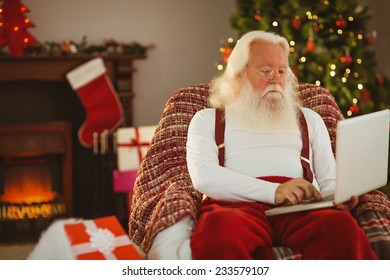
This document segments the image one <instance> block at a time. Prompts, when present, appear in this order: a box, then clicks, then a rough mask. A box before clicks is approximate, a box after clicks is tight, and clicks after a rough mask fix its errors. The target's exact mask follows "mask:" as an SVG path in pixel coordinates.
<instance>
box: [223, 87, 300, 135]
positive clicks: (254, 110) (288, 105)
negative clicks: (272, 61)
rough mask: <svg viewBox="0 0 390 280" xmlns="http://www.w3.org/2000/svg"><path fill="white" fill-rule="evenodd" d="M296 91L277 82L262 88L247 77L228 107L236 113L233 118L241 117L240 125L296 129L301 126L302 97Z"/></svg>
mask: <svg viewBox="0 0 390 280" xmlns="http://www.w3.org/2000/svg"><path fill="white" fill-rule="evenodd" d="M293 94H294V93H293V92H291V91H289V90H283V89H282V88H281V87H280V86H279V85H277V84H271V85H269V86H268V87H267V88H265V89H264V90H263V91H261V92H259V91H256V90H254V89H253V87H252V85H251V83H250V82H249V81H248V80H247V79H245V81H244V85H243V87H242V89H241V91H240V93H239V95H238V97H237V99H236V100H234V101H233V102H232V103H231V104H230V106H228V107H229V108H230V109H231V113H232V114H234V115H235V116H234V118H238V119H239V120H241V121H240V123H241V125H244V126H246V127H247V128H249V129H254V130H256V131H261V132H273V131H292V132H296V131H298V130H299V124H298V118H297V110H298V108H299V101H298V100H297V98H296V97H294V96H293ZM234 118H233V119H234Z"/></svg>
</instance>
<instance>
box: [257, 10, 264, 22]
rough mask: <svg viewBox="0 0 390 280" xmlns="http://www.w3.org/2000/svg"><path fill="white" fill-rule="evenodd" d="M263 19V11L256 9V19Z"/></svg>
mask: <svg viewBox="0 0 390 280" xmlns="http://www.w3.org/2000/svg"><path fill="white" fill-rule="evenodd" d="M262 19H263V16H262V15H261V12H260V11H259V10H256V14H255V20H257V21H260V20H262Z"/></svg>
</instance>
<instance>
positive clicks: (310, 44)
mask: <svg viewBox="0 0 390 280" xmlns="http://www.w3.org/2000/svg"><path fill="white" fill-rule="evenodd" d="M315 48H316V44H315V43H314V39H313V38H312V37H310V38H309V39H308V40H307V42H306V50H307V51H308V52H313V51H314V50H315Z"/></svg>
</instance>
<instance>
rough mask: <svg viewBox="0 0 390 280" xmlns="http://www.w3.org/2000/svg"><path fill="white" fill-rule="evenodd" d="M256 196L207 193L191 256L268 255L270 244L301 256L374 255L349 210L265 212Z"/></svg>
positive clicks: (192, 243) (338, 256)
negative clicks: (232, 198) (222, 197)
mask: <svg viewBox="0 0 390 280" xmlns="http://www.w3.org/2000/svg"><path fill="white" fill-rule="evenodd" d="M269 208H270V206H268V205H265V204H262V203H257V202H229V201H219V200H214V199H206V200H205V201H203V203H202V205H201V206H200V210H199V216H198V221H197V223H196V227H195V230H194V232H193V234H192V236H191V251H192V258H193V259H194V260H196V259H198V260H206V259H219V260H222V259H226V260H228V259H230V260H249V259H272V247H273V246H286V247H290V248H291V249H292V250H293V251H294V252H299V253H300V254H302V258H303V259H312V260H336V259H367V260H368V259H377V256H376V255H375V253H374V251H373V250H372V249H371V245H370V242H369V240H368V238H367V236H366V235H365V233H364V231H363V229H361V228H360V227H359V225H358V223H357V222H356V220H355V219H354V218H353V217H352V215H351V214H350V213H349V212H348V211H341V210H336V209H325V210H314V211H304V212H298V213H291V214H285V215H278V216H272V217H267V216H265V214H264V211H265V210H267V209H269Z"/></svg>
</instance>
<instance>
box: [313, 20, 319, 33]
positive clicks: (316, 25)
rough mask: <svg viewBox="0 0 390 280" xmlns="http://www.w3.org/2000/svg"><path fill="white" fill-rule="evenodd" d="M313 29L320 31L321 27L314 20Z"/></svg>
mask: <svg viewBox="0 0 390 280" xmlns="http://www.w3.org/2000/svg"><path fill="white" fill-rule="evenodd" d="M313 29H314V31H315V32H318V31H320V27H319V25H318V23H317V22H313Z"/></svg>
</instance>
